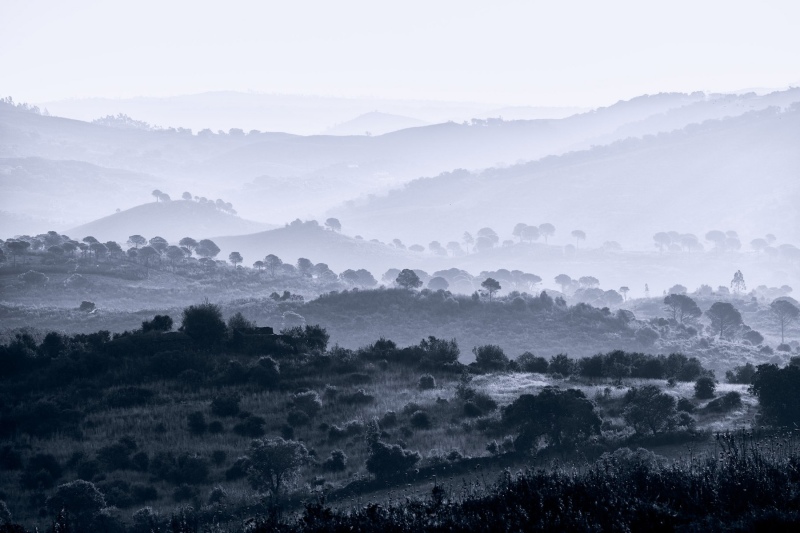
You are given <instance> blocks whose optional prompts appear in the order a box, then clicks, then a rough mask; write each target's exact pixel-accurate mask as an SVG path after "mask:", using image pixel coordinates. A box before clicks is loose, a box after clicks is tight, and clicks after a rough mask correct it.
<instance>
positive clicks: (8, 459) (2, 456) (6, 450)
mask: <svg viewBox="0 0 800 533" xmlns="http://www.w3.org/2000/svg"><path fill="white" fill-rule="evenodd" d="M20 468H22V456H21V455H20V454H19V452H17V451H16V450H14V449H13V448H12V447H11V445H9V444H6V445H5V446H3V447H2V448H0V470H19V469H20Z"/></svg>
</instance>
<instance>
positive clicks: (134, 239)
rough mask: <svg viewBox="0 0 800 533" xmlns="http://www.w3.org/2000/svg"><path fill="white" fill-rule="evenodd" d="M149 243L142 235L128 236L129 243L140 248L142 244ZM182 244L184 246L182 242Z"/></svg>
mask: <svg viewBox="0 0 800 533" xmlns="http://www.w3.org/2000/svg"><path fill="white" fill-rule="evenodd" d="M145 244H147V239H145V238H144V237H142V236H141V235H131V236H130V237H128V245H129V246H133V247H134V248H139V247H140V246H144V245H145ZM181 246H183V245H182V244H181Z"/></svg>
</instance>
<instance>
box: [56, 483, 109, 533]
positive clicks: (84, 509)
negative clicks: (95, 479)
mask: <svg viewBox="0 0 800 533" xmlns="http://www.w3.org/2000/svg"><path fill="white" fill-rule="evenodd" d="M46 506H47V510H48V511H49V512H50V513H51V514H52V515H56V514H58V513H60V512H61V511H67V513H69V516H70V518H72V520H73V521H74V522H73V525H74V526H75V527H76V531H90V530H91V529H92V528H91V526H90V524H91V523H92V521H93V520H94V519H95V518H96V517H97V515H98V514H99V513H100V511H101V509H103V508H104V507H105V506H106V500H105V497H104V496H103V494H102V493H101V492H100V491H99V490H97V487H95V485H94V483H91V482H89V481H84V480H82V479H78V480H75V481H70V482H69V483H64V484H63V485H59V486H58V488H57V489H56V491H55V494H53V495H52V496H50V497H49V498H48V499H47V502H46ZM57 531H60V530H57Z"/></svg>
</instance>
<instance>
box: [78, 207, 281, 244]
mask: <svg viewBox="0 0 800 533" xmlns="http://www.w3.org/2000/svg"><path fill="white" fill-rule="evenodd" d="M270 227H274V226H270V225H268V224H262V223H260V222H253V221H251V220H245V219H243V218H240V217H238V216H235V215H231V214H229V213H224V212H222V211H219V210H218V209H216V208H215V207H213V205H212V204H210V203H209V204H201V203H199V202H195V201H186V200H173V201H170V202H151V203H148V204H143V205H139V206H136V207H133V208H131V209H126V210H125V211H120V212H119V213H114V214H113V215H109V216H107V217H103V218H101V219H98V220H95V221H93V222H89V223H88V224H83V225H81V226H77V227H74V228H72V229H69V230H66V231H65V232H64V233H65V234H66V235H69V236H70V237H72V238H73V239H82V238H83V237H86V236H89V235H91V236H92V237H95V238H96V239H99V240H101V241H106V240H114V241H118V242H125V241H127V240H128V237H130V236H131V235H135V234H138V235H143V236H144V237H146V238H148V239H149V238H152V237H155V236H160V237H164V238H165V239H167V240H168V241H170V242H176V241H178V240H180V239H182V238H183V237H193V238H195V239H198V240H199V239H203V238H207V237H209V236H212V235H241V234H245V233H253V232H256V231H259V230H264V229H268V228H270Z"/></svg>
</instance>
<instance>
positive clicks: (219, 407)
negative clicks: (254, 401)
mask: <svg viewBox="0 0 800 533" xmlns="http://www.w3.org/2000/svg"><path fill="white" fill-rule="evenodd" d="M241 401H242V398H241V397H240V396H239V395H238V394H236V393H227V394H221V395H220V396H217V397H216V398H214V400H212V402H211V412H212V413H214V414H215V415H217V416H236V415H237V414H239V402H241Z"/></svg>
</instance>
